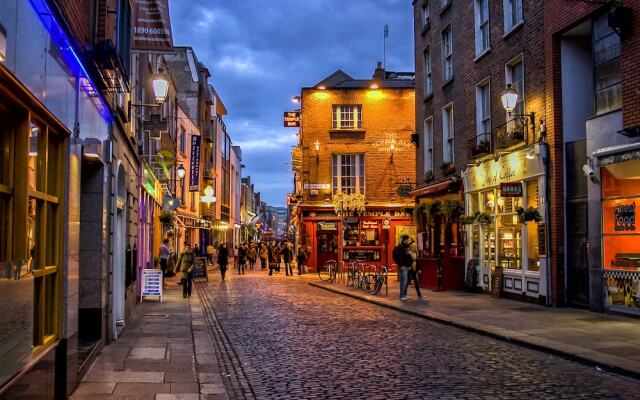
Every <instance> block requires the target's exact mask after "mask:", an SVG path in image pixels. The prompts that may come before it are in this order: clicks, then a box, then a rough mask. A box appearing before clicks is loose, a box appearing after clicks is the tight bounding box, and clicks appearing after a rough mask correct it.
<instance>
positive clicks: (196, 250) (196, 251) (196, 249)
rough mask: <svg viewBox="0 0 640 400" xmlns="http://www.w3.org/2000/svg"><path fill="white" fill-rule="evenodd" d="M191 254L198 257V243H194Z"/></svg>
mask: <svg viewBox="0 0 640 400" xmlns="http://www.w3.org/2000/svg"><path fill="white" fill-rule="evenodd" d="M193 254H194V255H195V256H196V257H200V246H199V245H198V243H196V244H195V246H193Z"/></svg>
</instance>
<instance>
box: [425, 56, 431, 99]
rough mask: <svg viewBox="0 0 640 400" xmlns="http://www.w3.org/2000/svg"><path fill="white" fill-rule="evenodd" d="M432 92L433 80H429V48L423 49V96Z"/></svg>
mask: <svg viewBox="0 0 640 400" xmlns="http://www.w3.org/2000/svg"><path fill="white" fill-rule="evenodd" d="M432 93H433V81H432V80H431V48H430V47H427V48H426V49H425V51H424V97H427V96H430V95H431V94H432Z"/></svg>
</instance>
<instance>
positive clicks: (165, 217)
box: [160, 211, 175, 229]
mask: <svg viewBox="0 0 640 400" xmlns="http://www.w3.org/2000/svg"><path fill="white" fill-rule="evenodd" d="M160 223H161V224H162V225H164V226H165V227H166V228H167V229H171V228H172V227H173V225H174V224H175V217H174V215H173V214H172V213H171V212H169V211H162V212H161V213H160Z"/></svg>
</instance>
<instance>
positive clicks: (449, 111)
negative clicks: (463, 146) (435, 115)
mask: <svg viewBox="0 0 640 400" xmlns="http://www.w3.org/2000/svg"><path fill="white" fill-rule="evenodd" d="M453 130H454V127H453V103H449V104H448V105H446V106H445V107H444V108H443V109H442V143H443V144H444V145H443V146H442V151H443V153H442V161H443V162H445V163H452V162H453V161H454V152H453Z"/></svg>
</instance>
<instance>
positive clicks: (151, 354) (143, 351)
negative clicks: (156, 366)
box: [129, 347, 167, 360]
mask: <svg viewBox="0 0 640 400" xmlns="http://www.w3.org/2000/svg"><path fill="white" fill-rule="evenodd" d="M166 354H167V349H166V347H134V348H133V349H131V352H129V358H147V359H152V360H162V359H164V358H165V355H166Z"/></svg>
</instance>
